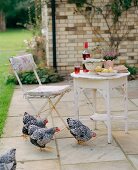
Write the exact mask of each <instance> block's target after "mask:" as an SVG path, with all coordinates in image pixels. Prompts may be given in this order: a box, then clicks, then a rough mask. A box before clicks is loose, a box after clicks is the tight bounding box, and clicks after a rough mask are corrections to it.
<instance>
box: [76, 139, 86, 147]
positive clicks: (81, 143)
mask: <svg viewBox="0 0 138 170" xmlns="http://www.w3.org/2000/svg"><path fill="white" fill-rule="evenodd" d="M78 144H79V145H83V146H87V145H88V144H87V143H85V142H83V141H79V140H78Z"/></svg>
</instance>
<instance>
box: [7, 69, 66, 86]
mask: <svg viewBox="0 0 138 170" xmlns="http://www.w3.org/2000/svg"><path fill="white" fill-rule="evenodd" d="M37 73H38V76H39V78H40V80H41V82H42V84H47V83H55V82H59V81H62V80H63V77H61V76H60V75H59V74H58V73H55V72H54V70H51V69H48V68H38V69H37ZM19 77H20V80H21V82H22V83H23V84H38V82H37V79H36V77H35V75H34V73H33V72H32V71H30V72H23V73H20V74H19ZM6 83H7V84H11V83H15V84H18V82H17V79H16V77H15V76H14V75H13V74H9V75H8V77H7V80H6Z"/></svg>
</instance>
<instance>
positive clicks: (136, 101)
mask: <svg viewBox="0 0 138 170" xmlns="http://www.w3.org/2000/svg"><path fill="white" fill-rule="evenodd" d="M131 101H132V102H133V103H134V104H135V105H136V106H137V107H138V99H131Z"/></svg>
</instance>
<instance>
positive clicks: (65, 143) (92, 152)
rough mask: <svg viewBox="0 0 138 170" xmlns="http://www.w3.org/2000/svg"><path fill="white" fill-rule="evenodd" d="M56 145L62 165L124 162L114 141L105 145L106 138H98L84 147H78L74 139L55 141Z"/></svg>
mask: <svg viewBox="0 0 138 170" xmlns="http://www.w3.org/2000/svg"><path fill="white" fill-rule="evenodd" d="M57 144H58V148H59V154H60V160H61V164H62V165H65V164H78V163H90V162H102V161H115V160H126V158H125V156H124V154H123V152H122V151H121V149H120V148H119V147H118V146H117V145H116V143H115V141H113V142H112V144H108V143H107V136H98V137H97V138H96V139H95V140H94V139H93V140H91V141H89V142H88V143H87V145H86V146H81V145H78V144H77V142H76V140H75V139H74V138H64V139H57Z"/></svg>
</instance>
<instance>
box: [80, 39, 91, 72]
mask: <svg viewBox="0 0 138 170" xmlns="http://www.w3.org/2000/svg"><path fill="white" fill-rule="evenodd" d="M82 57H83V60H86V58H90V52H89V50H88V42H85V43H84V50H83V52H82ZM83 72H89V70H87V69H86V67H85V64H83Z"/></svg>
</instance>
